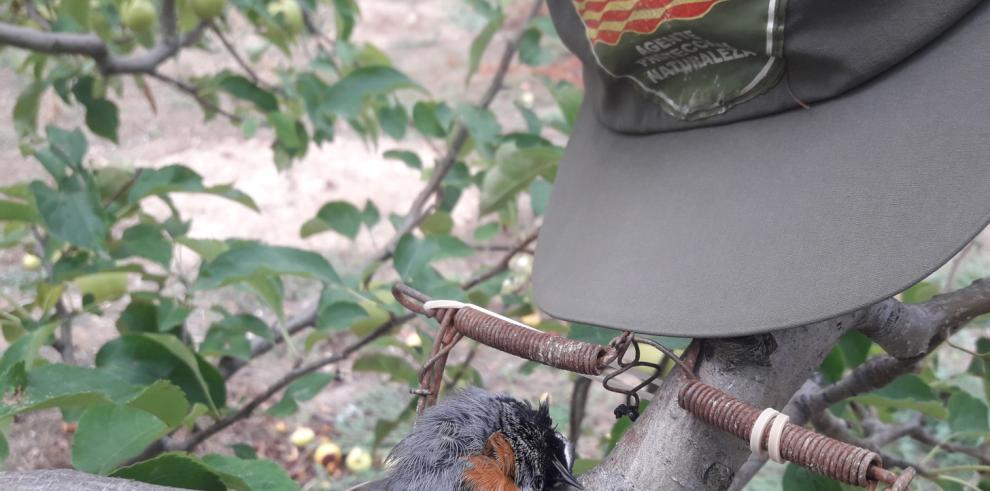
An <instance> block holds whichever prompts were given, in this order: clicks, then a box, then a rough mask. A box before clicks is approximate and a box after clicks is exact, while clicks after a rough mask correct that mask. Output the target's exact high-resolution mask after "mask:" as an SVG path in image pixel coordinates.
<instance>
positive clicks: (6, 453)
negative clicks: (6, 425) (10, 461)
mask: <svg viewBox="0 0 990 491" xmlns="http://www.w3.org/2000/svg"><path fill="white" fill-rule="evenodd" d="M7 457H10V444H9V443H7V437H5V436H4V434H3V432H2V431H0V464H3V462H4V461H5V460H7Z"/></svg>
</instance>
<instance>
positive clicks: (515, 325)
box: [392, 283, 915, 491]
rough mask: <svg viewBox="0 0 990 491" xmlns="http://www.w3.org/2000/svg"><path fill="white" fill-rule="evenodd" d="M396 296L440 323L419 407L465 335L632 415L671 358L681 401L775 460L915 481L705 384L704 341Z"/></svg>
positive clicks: (899, 483) (856, 478) (399, 289)
mask: <svg viewBox="0 0 990 491" xmlns="http://www.w3.org/2000/svg"><path fill="white" fill-rule="evenodd" d="M392 294H393V295H394V296H395V299H396V300H398V302H399V303H400V304H402V306H404V307H405V308H407V309H409V310H410V311H411V312H414V313H416V314H420V315H423V316H425V317H429V318H432V319H435V320H436V321H437V322H439V324H440V329H439V331H438V332H437V335H436V339H435V341H434V343H433V349H432V351H431V352H430V356H429V358H428V359H427V360H426V362H425V363H424V364H423V366H422V368H421V369H420V371H419V388H417V389H414V390H413V391H412V393H413V394H415V395H417V396H419V402H418V403H417V407H416V410H417V413H420V414H421V413H422V412H423V411H424V410H426V409H427V408H429V407H431V406H433V405H435V404H436V403H437V398H438V395H439V391H440V386H441V385H442V383H443V371H444V367H445V366H446V363H447V357H448V356H449V355H450V351H451V350H452V349H453V348H454V346H455V345H456V344H457V342H458V341H460V340H461V339H463V338H464V337H468V338H470V339H473V340H475V341H477V342H479V343H481V344H484V345H486V346H489V347H492V348H495V349H497V350H499V351H502V352H505V353H509V354H511V355H515V356H518V357H520V358H524V359H526V360H531V361H534V362H537V363H541V364H544V365H547V366H551V367H554V368H558V369H561V370H567V371H570V372H574V373H577V374H579V375H583V376H586V377H590V378H593V379H600V380H601V381H602V385H603V387H604V388H605V389H607V390H609V391H612V392H617V393H620V394H623V395H624V396H625V400H624V402H623V403H622V404H621V405H619V407H618V408H616V410H615V414H616V417H622V416H629V417H630V418H631V419H634V420H635V419H636V417H637V416H638V408H639V400H640V396H639V392H640V391H642V390H643V389H646V388H647V387H649V386H650V385H651V384H653V382H654V381H656V380H657V379H658V378H659V377H661V376H662V374H663V373H664V371H665V370H666V368H667V365H668V363H669V362H673V363H674V365H676V367H677V368H678V369H679V370H680V372H681V373H682V374H683V376H684V377H683V378H684V381H683V382H682V383H681V386H680V388H679V389H678V394H677V403H678V405H679V406H680V407H681V408H682V409H684V410H685V411H687V412H689V413H691V414H692V415H693V416H695V417H696V418H699V419H701V420H702V421H704V422H705V423H708V424H710V425H712V426H715V427H716V428H719V429H721V430H722V431H724V432H726V433H729V434H732V435H735V436H736V437H738V438H740V439H742V440H743V441H745V442H748V443H749V447H750V450H751V451H752V452H753V453H754V454H757V455H765V456H767V457H769V458H770V459H772V460H774V461H776V462H781V463H782V462H792V463H794V464H797V465H800V466H802V467H805V468H808V469H810V470H812V471H815V472H817V473H819V474H823V475H825V476H828V477H830V478H832V479H835V480H837V481H841V482H844V483H847V484H852V485H855V486H862V487H865V488H867V489H870V490H875V489H878V486H880V483H885V484H887V485H889V488H888V489H890V490H894V491H903V490H906V489H908V485H909V484H910V483H911V481H912V480H913V479H914V475H915V470H914V469H913V468H908V469H905V470H904V472H902V473H901V474H900V475H899V476H898V475H896V474H895V473H893V472H892V471H889V470H887V469H884V468H883V465H882V462H881V459H880V456H879V455H878V454H877V453H876V452H873V451H871V450H869V449H865V448H861V447H857V446H855V445H851V444H849V443H846V442H843V441H840V440H836V439H834V438H830V437H827V436H825V435H822V434H819V433H817V432H814V431H811V430H809V429H807V428H804V427H802V426H798V425H795V424H792V423H790V422H789V418H788V417H787V416H786V415H784V414H782V413H780V412H778V411H776V410H774V409H771V408H767V409H762V410H761V409H758V408H756V407H753V406H751V405H749V404H747V403H745V402H743V401H740V400H739V399H737V398H735V397H733V396H731V395H729V394H726V393H725V392H723V391H721V390H719V389H717V388H715V387H712V386H710V385H708V384H706V383H704V382H702V381H701V380H700V379H698V377H697V376H696V375H695V373H694V372H695V371H694V365H695V361H696V359H697V356H698V351H699V350H698V348H699V346H700V345H699V343H698V342H695V343H692V345H691V346H690V347H688V349H687V350H686V351H685V353H684V356H683V358H682V357H679V356H677V355H676V354H675V353H674V352H672V351H671V350H669V349H667V348H666V347H665V346H663V345H662V344H660V343H657V342H656V341H654V340H652V339H649V338H643V337H637V336H636V335H635V334H633V333H632V332H629V331H625V332H623V333H622V334H620V335H619V336H616V337H615V338H614V339H612V340H611V341H610V342H609V343H608V344H607V345H605V346H603V345H599V344H594V343H588V342H584V341H578V340H574V339H568V338H565V337H562V336H559V335H554V334H550V333H546V332H543V331H540V330H538V329H535V328H533V327H530V326H527V325H526V324H523V323H520V322H517V321H515V320H512V319H510V318H508V317H505V316H503V315H501V314H498V313H496V312H492V311H490V310H487V309H485V308H483V307H479V306H477V305H472V304H467V303H462V302H458V301H453V300H432V299H430V298H429V297H428V296H426V295H425V294H423V293H422V292H419V291H417V290H415V289H413V288H411V287H410V286H408V285H405V284H403V283H396V284H395V285H394V286H393V287H392ZM641 345H650V346H652V347H654V348H656V349H657V350H659V351H660V352H661V353H663V354H664V355H665V357H664V358H663V359H662V360H660V361H659V362H651V361H645V360H643V359H642V358H643V357H642V351H641V348H640V346H641ZM668 360H669V361H668ZM636 367H645V368H648V369H650V370H651V372H650V375H649V376H647V377H645V378H638V377H637V381H638V382H637V383H636V384H634V385H632V386H628V385H624V384H622V383H620V382H619V376H620V375H622V374H624V373H627V372H629V371H630V370H631V369H633V368H636Z"/></svg>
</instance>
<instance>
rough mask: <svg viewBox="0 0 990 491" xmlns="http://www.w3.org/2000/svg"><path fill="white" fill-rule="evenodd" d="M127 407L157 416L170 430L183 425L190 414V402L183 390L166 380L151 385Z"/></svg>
mask: <svg viewBox="0 0 990 491" xmlns="http://www.w3.org/2000/svg"><path fill="white" fill-rule="evenodd" d="M127 405H128V406H130V407H132V408H135V409H140V410H142V411H146V412H148V413H151V414H153V415H155V417H157V418H158V419H160V420H162V421H164V422H165V424H167V425H168V426H169V427H170V428H174V427H176V426H179V425H180V424H182V420H183V419H184V418H185V417H186V414H187V413H188V412H189V401H187V400H186V395H185V394H184V393H183V392H182V389H181V388H179V387H177V386H175V385H173V384H172V383H171V382H168V381H165V380H158V381H156V382H155V383H153V384H151V385H149V386H148V387H146V388H145V389H144V390H143V391H141V393H140V394H138V395H137V397H135V398H134V399H132V400H131V401H129V402H128V403H127Z"/></svg>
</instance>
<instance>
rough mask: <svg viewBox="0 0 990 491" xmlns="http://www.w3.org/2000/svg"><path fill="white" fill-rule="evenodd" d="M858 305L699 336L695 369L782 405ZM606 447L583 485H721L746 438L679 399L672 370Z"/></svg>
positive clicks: (750, 398) (620, 490) (728, 387)
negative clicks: (740, 332) (737, 333)
mask: <svg viewBox="0 0 990 491" xmlns="http://www.w3.org/2000/svg"><path fill="white" fill-rule="evenodd" d="M863 312H864V311H859V312H855V313H852V314H846V315H843V316H839V317H836V318H834V319H830V320H827V321H823V322H817V323H814V324H809V325H806V326H801V327H796V328H792V329H787V330H783V331H778V332H773V333H769V334H762V335H758V336H748V337H743V338H732V339H711V340H705V342H704V344H703V345H702V351H701V355H700V356H699V359H698V365H697V373H698V376H699V377H700V378H701V380H703V381H704V382H706V383H708V384H710V385H712V386H713V387H718V388H720V389H722V390H723V391H725V392H726V393H728V394H731V395H733V396H735V397H737V398H739V399H741V400H743V401H746V402H748V403H750V404H752V405H753V406H755V407H760V408H762V407H775V408H781V407H783V406H784V405H785V404H786V403H787V401H788V400H789V399H790V398H791V396H792V395H793V394H794V393H795V392H796V391H797V390H798V389H799V388H800V387H801V385H802V384H803V383H804V382H805V381H806V380H808V378H809V377H810V376H811V375H812V374H813V373H814V371H815V370H816V369H817V368H818V366H819V365H820V364H821V362H822V360H824V359H825V357H826V356H827V355H828V353H829V351H831V350H832V347H833V346H835V344H836V343H837V342H838V340H839V338H840V337H841V336H842V334H843V333H845V332H846V331H847V330H849V329H850V328H853V327H855V326H856V325H857V324H858V322H859V321H860V319H862V318H863ZM673 374H676V376H670V377H667V379H665V380H664V381H663V383H662V384H661V387H660V390H659V391H658V392H657V395H656V396H654V398H653V401H652V402H651V403H650V406H649V408H647V410H646V411H645V412H644V413H643V415H642V416H641V417H640V419H639V420H638V421H637V422H636V424H635V425H633V426H632V427H631V428H630V429H629V431H628V432H626V434H625V435H624V436H623V438H622V440H621V441H620V442H619V443H618V444H617V445H616V447H615V449H614V450H613V451H612V453H611V454H610V455H609V456H608V457H607V458H606V459H605V460H604V461H603V462H602V463H601V464H600V465H598V466H597V467H595V468H594V469H592V470H591V471H589V472H588V473H587V474H585V475H583V476H582V479H581V482H582V484H584V486H585V489H588V490H612V491H633V490H637V491H640V490H660V489H662V490H676V489H690V490H722V489H727V488H728V487H729V486H730V484H731V483H732V480H733V477H734V475H735V473H736V470H737V469H739V467H740V466H742V464H743V463H744V462H745V461H746V458H747V457H748V456H749V454H750V452H749V448H748V445H747V444H746V443H745V442H743V441H741V440H739V439H738V438H736V437H734V436H732V435H729V434H728V433H724V432H722V431H721V430H719V429H717V428H714V427H712V426H709V425H707V424H705V423H703V422H701V421H700V420H698V419H696V418H695V417H693V416H692V415H690V414H689V413H687V412H686V411H684V410H683V409H681V408H680V406H678V405H677V392H678V388H679V386H680V383H681V382H682V377H681V375H680V374H679V373H678V372H677V371H676V370H675V371H674V372H672V375H673Z"/></svg>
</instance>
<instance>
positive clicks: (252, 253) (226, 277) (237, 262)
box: [194, 243, 340, 290]
mask: <svg viewBox="0 0 990 491" xmlns="http://www.w3.org/2000/svg"><path fill="white" fill-rule="evenodd" d="M259 275H260V276H265V275H294V276H303V277H307V278H312V279H316V280H320V281H323V282H326V283H340V277H339V276H337V272H336V271H335V270H334V269H333V266H331V265H330V263H329V262H327V260H326V259H324V258H323V256H321V255H319V254H317V253H315V252H309V251H304V250H301V249H294V248H291V247H280V246H269V245H263V244H254V243H248V244H244V245H240V246H238V247H234V248H233V249H231V250H229V251H227V252H224V253H223V254H220V255H219V256H217V257H216V259H214V260H212V261H210V262H208V263H206V264H204V265H203V266H202V268H201V269H200V273H199V278H198V279H197V280H196V283H195V285H194V288H196V289H200V290H208V289H212V288H219V287H221V286H225V285H229V284H231V283H236V282H239V281H246V280H249V279H252V278H255V277H258V276H259Z"/></svg>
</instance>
